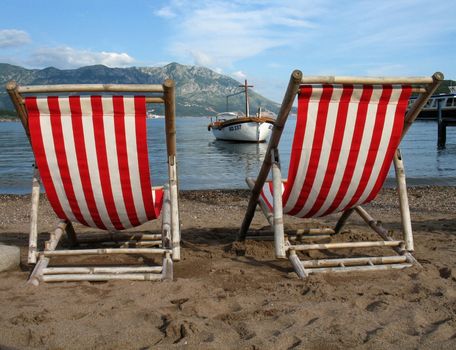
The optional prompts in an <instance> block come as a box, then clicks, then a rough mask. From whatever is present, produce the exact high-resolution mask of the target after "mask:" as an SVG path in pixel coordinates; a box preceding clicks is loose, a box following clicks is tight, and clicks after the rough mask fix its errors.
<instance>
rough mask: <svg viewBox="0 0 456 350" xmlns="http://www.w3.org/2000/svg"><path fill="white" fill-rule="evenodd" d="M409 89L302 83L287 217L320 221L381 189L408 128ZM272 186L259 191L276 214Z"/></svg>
mask: <svg viewBox="0 0 456 350" xmlns="http://www.w3.org/2000/svg"><path fill="white" fill-rule="evenodd" d="M411 91H412V89H411V86H407V85H406V86H402V85H335V84H332V85H331V84H324V85H317V86H315V85H314V86H312V85H302V86H301V87H300V93H299V97H298V115H297V122H296V130H295V134H294V139H293V145H292V150H291V156H290V167H289V171H288V181H286V182H284V184H283V193H282V203H283V212H284V214H288V215H293V216H297V217H303V218H306V217H318V216H324V215H328V214H330V213H333V212H340V211H345V210H348V209H350V208H353V207H356V206H358V205H361V204H363V203H367V202H369V201H371V200H372V199H373V198H375V196H376V195H377V193H378V191H379V190H380V188H381V187H382V185H383V183H384V181H385V178H386V176H387V174H388V170H389V168H390V166H391V163H392V160H393V156H394V152H395V151H396V149H397V147H398V145H399V142H400V139H401V135H402V129H403V125H404V115H405V110H406V108H407V103H408V100H409V97H410V95H411ZM272 192H273V185H272V182H271V181H268V182H266V183H265V185H264V187H263V191H262V193H261V195H262V197H263V199H264V200H265V202H266V203H267V205H268V206H269V207H270V208H271V210H272V203H273V201H272V198H273V193H272Z"/></svg>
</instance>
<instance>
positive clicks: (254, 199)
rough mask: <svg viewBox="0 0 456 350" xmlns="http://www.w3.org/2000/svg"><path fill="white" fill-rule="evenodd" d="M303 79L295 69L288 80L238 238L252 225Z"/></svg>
mask: <svg viewBox="0 0 456 350" xmlns="http://www.w3.org/2000/svg"><path fill="white" fill-rule="evenodd" d="M301 79H302V73H301V71H299V70H295V71H293V73H292V74H291V77H290V81H289V82H288V87H287V91H286V93H285V96H284V98H283V101H282V106H281V107H280V111H279V115H278V116H277V119H276V122H275V123H274V128H273V129H272V135H271V138H270V140H269V144H268V149H267V151H266V154H265V157H264V161H263V164H262V166H261V170H260V173H259V174H258V178H257V180H256V181H255V187H254V188H253V190H252V193H251V195H250V199H249V204H248V206H247V211H246V213H245V216H244V220H243V222H242V226H241V228H240V230H239V233H238V237H237V239H238V240H244V239H245V236H246V234H247V231H248V229H249V227H250V223H251V222H252V219H253V216H254V215H255V208H256V206H257V203H258V197H259V196H260V193H261V189H262V188H263V185H264V182H265V181H266V178H267V177H268V174H269V170H270V169H271V151H272V150H273V149H275V148H277V147H278V145H279V141H280V137H281V136H282V131H283V128H284V126H285V122H286V121H287V118H288V114H289V113H290V110H291V108H292V106H293V102H294V99H295V96H296V94H297V92H298V89H299V83H300V82H301Z"/></svg>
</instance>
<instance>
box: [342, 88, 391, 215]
mask: <svg viewBox="0 0 456 350" xmlns="http://www.w3.org/2000/svg"><path fill="white" fill-rule="evenodd" d="M382 92H383V87H382V86H381V85H374V89H373V92H372V96H371V98H370V101H369V105H368V108H367V115H366V123H365V125H364V130H363V135H362V138H361V145H360V150H359V153H358V159H357V160H356V164H355V170H354V172H353V176H352V179H351V182H350V185H349V187H348V190H347V192H346V194H345V196H344V198H343V199H342V201H341V202H340V204H339V206H338V207H337V209H336V210H335V211H336V212H337V211H340V210H342V209H343V208H344V207H345V206H346V205H347V204H348V203H349V202H350V201H351V200H352V198H353V196H354V194H355V193H356V190H357V189H358V187H359V183H360V180H361V177H362V175H363V172H364V169H365V166H366V160H367V156H368V154H369V149H370V144H371V142H372V135H373V132H374V126H375V121H376V119H377V109H378V101H379V100H380V97H381V96H382Z"/></svg>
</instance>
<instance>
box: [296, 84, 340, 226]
mask: <svg viewBox="0 0 456 350" xmlns="http://www.w3.org/2000/svg"><path fill="white" fill-rule="evenodd" d="M342 91H343V89H342V86H341V85H334V90H333V93H332V96H331V102H330V103H329V106H328V115H327V119H326V129H325V132H324V136H323V143H322V151H321V154H320V159H319V161H318V166H317V172H316V174H315V180H314V183H313V185H312V188H311V190H310V194H309V197H308V198H307V201H306V203H305V205H304V207H303V208H302V210H301V211H300V212H299V213H297V214H296V216H298V217H303V216H305V215H306V214H307V213H308V212H309V211H310V210H311V209H312V207H313V205H314V203H315V201H316V200H317V197H318V195H319V194H320V191H321V185H322V184H323V180H324V179H325V175H326V171H327V169H328V161H329V156H330V155H331V148H332V142H333V139H334V128H335V126H336V121H337V112H338V110H339V104H340V97H341V96H342Z"/></svg>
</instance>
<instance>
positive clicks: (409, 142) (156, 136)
mask: <svg viewBox="0 0 456 350" xmlns="http://www.w3.org/2000/svg"><path fill="white" fill-rule="evenodd" d="M295 122H296V120H295V119H290V120H289V121H288V122H287V126H286V128H285V130H284V134H283V136H282V141H281V145H280V152H281V161H282V164H283V165H284V166H283V172H284V176H286V174H287V169H286V166H285V165H286V164H288V162H289V157H290V148H291V142H292V137H293V129H294V126H295ZM208 123H209V119H208V118H200V117H188V118H178V119H177V140H178V146H177V157H178V172H179V183H180V188H181V189H183V190H194V189H230V188H236V189H239V188H247V186H246V184H245V182H244V179H245V177H246V176H253V177H254V176H256V175H257V174H258V170H259V168H260V166H261V162H262V160H263V157H264V154H265V153H266V148H267V145H266V144H265V143H263V144H241V143H230V142H225V141H216V140H215V139H214V137H213V135H212V133H211V132H208V131H207V124H208ZM148 128H149V141H148V142H149V157H150V164H151V165H150V166H151V172H152V178H153V182H154V184H156V185H160V184H162V183H163V182H164V181H165V179H166V171H167V170H166V169H167V167H166V155H165V138H164V135H163V134H164V133H163V132H162V131H163V129H164V120H163V119H152V120H148ZM436 144H437V124H436V123H435V122H421V121H419V122H415V124H414V125H413V126H412V128H411V129H410V130H409V133H408V134H407V136H406V138H405V139H404V141H403V143H402V146H401V149H402V153H403V158H404V163H405V168H406V169H405V170H406V174H407V179H408V184H410V185H427V184H436V185H451V186H456V128H453V127H451V128H448V129H447V148H446V149H445V150H437V147H436ZM32 164H33V155H32V152H31V149H30V146H29V143H28V140H27V138H26V136H25V133H24V130H23V128H22V125H21V124H20V123H12V122H5V123H0V193H16V194H22V193H29V192H30V189H31V178H32V174H33V168H32ZM392 175H393V172H392V171H390V177H391V176H392ZM392 183H393V180H392V178H390V179H389V180H388V182H387V184H392Z"/></svg>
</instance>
